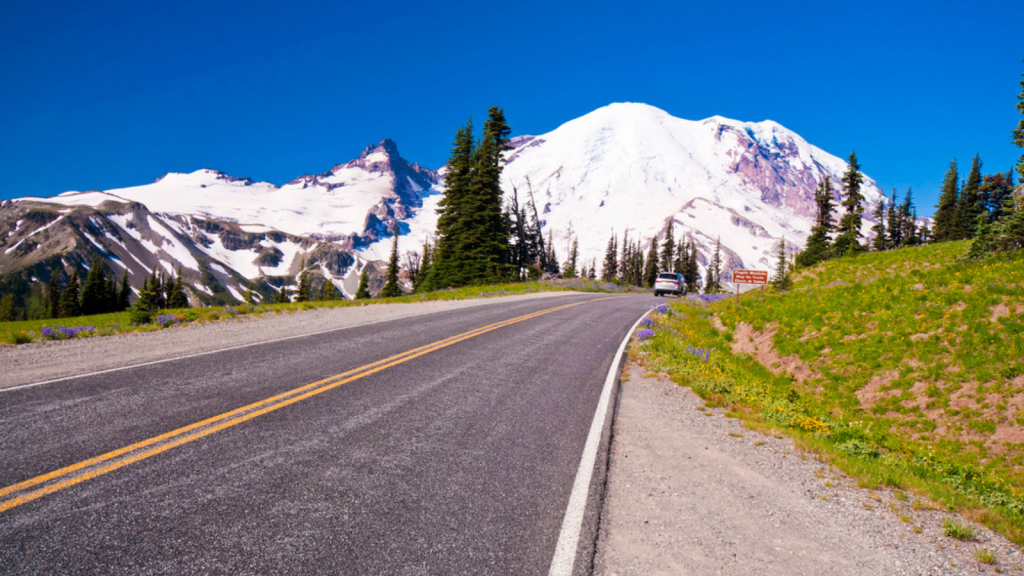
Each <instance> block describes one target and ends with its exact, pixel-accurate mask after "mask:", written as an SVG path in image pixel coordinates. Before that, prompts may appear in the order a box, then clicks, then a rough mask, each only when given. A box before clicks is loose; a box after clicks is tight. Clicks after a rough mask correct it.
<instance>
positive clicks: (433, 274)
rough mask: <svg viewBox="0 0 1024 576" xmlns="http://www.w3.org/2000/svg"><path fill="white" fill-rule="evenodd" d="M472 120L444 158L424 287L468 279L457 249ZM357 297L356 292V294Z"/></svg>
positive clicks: (468, 183)
mask: <svg viewBox="0 0 1024 576" xmlns="http://www.w3.org/2000/svg"><path fill="white" fill-rule="evenodd" d="M475 152H476V145H475V143H474V142H473V121H472V120H469V121H468V122H466V125H465V126H463V127H461V128H459V130H458V131H457V132H456V133H455V143H454V145H453V146H452V150H451V156H450V157H449V159H448V173H447V174H446V175H445V179H444V196H443V197H442V198H441V200H440V202H438V210H437V212H438V217H437V244H436V246H435V252H434V261H433V263H432V266H431V267H430V274H429V276H428V278H427V279H426V281H425V282H424V287H425V289H426V290H433V289H439V288H445V287H447V286H461V285H463V284H465V283H466V282H467V281H468V276H467V275H466V274H465V271H464V270H463V269H462V267H463V260H464V256H463V254H461V252H460V250H461V249H462V247H463V244H462V242H463V238H464V237H465V236H466V234H467V232H466V230H465V221H464V219H463V213H464V212H465V211H466V210H467V206H466V204H467V202H468V196H469V195H470V193H471V192H472V191H471V188H472V185H473V157H474V155H475ZM356 297H357V298H358V295H357V296H356Z"/></svg>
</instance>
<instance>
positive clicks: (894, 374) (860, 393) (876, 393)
mask: <svg viewBox="0 0 1024 576" xmlns="http://www.w3.org/2000/svg"><path fill="white" fill-rule="evenodd" d="M899 377H900V373H899V371H898V370H885V371H884V372H882V373H881V374H878V375H877V376H875V377H873V378H872V379H871V381H870V382H868V383H867V385H865V386H864V387H863V388H861V389H860V390H857V391H856V392H854V396H856V397H857V400H860V407H861V408H863V409H865V410H867V409H870V408H871V407H872V406H874V405H875V404H877V403H878V401H879V400H881V399H883V398H892V397H893V396H898V395H899V394H900V391H899V390H885V391H883V390H882V388H884V387H886V386H888V385H889V384H890V383H891V382H892V381H893V380H895V379H897V378H899Z"/></svg>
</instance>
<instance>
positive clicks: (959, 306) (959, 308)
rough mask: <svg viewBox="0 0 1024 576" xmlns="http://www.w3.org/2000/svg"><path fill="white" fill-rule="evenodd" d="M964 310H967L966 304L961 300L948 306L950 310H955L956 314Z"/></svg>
mask: <svg viewBox="0 0 1024 576" xmlns="http://www.w3.org/2000/svg"><path fill="white" fill-rule="evenodd" d="M965 308H967V302H964V301H963V300H961V301H959V302H957V303H956V304H953V305H952V306H950V309H952V310H956V311H957V312H963V311H964V309H965Z"/></svg>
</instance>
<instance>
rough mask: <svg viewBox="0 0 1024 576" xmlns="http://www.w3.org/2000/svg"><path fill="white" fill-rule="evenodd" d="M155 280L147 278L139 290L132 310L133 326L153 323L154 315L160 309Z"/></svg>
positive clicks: (130, 316)
mask: <svg viewBox="0 0 1024 576" xmlns="http://www.w3.org/2000/svg"><path fill="white" fill-rule="evenodd" d="M154 276H155V273H154ZM154 280H155V278H154V277H151V278H147V279H146V281H145V282H143V283H142V288H141V289H140V290H139V297H138V298H136V299H135V303H134V304H132V307H131V309H130V314H129V318H131V321H132V323H133V324H148V323H150V322H152V321H153V315H154V314H156V312H157V310H158V309H159V305H158V303H157V300H158V298H157V293H156V288H157V284H156V282H155V281H154Z"/></svg>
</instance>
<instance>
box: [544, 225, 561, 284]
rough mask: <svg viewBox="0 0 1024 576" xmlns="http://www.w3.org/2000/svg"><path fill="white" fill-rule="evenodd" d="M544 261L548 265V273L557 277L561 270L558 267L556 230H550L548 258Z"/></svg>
mask: <svg viewBox="0 0 1024 576" xmlns="http://www.w3.org/2000/svg"><path fill="white" fill-rule="evenodd" d="M544 259H545V260H546V261H547V263H548V269H547V270H546V272H547V273H549V274H556V275H557V274H558V271H559V270H560V269H561V268H560V267H559V266H558V255H557V254H555V240H554V230H548V242H547V256H545V257H544Z"/></svg>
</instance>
